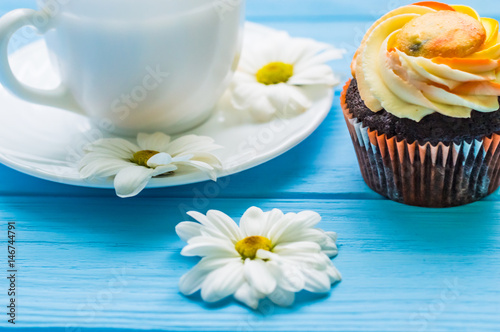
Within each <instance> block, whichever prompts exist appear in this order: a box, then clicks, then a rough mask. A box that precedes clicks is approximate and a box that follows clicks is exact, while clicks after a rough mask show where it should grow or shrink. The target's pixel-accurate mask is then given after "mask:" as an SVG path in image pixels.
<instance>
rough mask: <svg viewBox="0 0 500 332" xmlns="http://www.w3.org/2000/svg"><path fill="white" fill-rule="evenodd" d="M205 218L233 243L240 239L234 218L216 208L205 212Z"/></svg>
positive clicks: (240, 235) (239, 232)
mask: <svg viewBox="0 0 500 332" xmlns="http://www.w3.org/2000/svg"><path fill="white" fill-rule="evenodd" d="M207 218H208V220H210V221H211V224H212V225H213V226H214V227H216V228H217V229H218V230H219V231H220V232H221V233H222V234H224V235H225V236H226V237H227V238H229V239H230V240H231V241H232V242H233V243H236V242H238V241H239V240H241V239H242V234H241V231H240V229H239V227H238V225H236V223H235V222H234V220H233V219H232V218H231V217H229V216H228V215H227V214H225V213H222V212H220V211H217V210H210V211H208V212H207Z"/></svg>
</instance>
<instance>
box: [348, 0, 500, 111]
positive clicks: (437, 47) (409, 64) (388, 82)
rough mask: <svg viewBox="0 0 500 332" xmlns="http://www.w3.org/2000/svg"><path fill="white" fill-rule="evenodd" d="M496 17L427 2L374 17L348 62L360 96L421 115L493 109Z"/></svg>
mask: <svg viewBox="0 0 500 332" xmlns="http://www.w3.org/2000/svg"><path fill="white" fill-rule="evenodd" d="M498 32H499V24H498V22H497V21H495V20H493V19H491V18H482V17H480V16H479V15H478V13H477V12H476V11H475V10H474V9H472V8H470V7H467V6H462V5H453V6H449V5H446V4H442V3H438V2H432V1H426V2H419V3H416V4H413V5H408V6H404V7H401V8H398V9H395V10H393V11H391V12H389V13H388V14H386V15H385V16H383V17H382V18H380V19H379V20H378V21H377V22H375V23H374V24H373V26H372V27H371V28H370V29H369V30H368V32H367V33H366V35H365V37H364V39H363V41H362V43H361V46H360V47H359V49H358V51H357V52H356V54H355V56H354V59H353V62H352V65H351V69H352V73H353V76H354V77H355V78H356V79H357V82H358V89H359V93H360V95H361V98H362V99H363V100H364V102H365V104H366V106H367V107H368V108H369V109H370V110H372V111H373V112H378V111H380V110H382V109H385V110H386V111H388V112H389V113H391V114H393V115H395V116H397V117H400V118H409V119H412V120H415V121H420V120H421V119H422V118H423V117H425V116H426V115H429V114H431V113H434V112H438V113H441V114H443V115H446V116H450V117H455V118H468V117H470V116H471V111H472V110H477V111H480V112H493V111H497V110H498V109H499V102H498V96H500V38H499V33H498Z"/></svg>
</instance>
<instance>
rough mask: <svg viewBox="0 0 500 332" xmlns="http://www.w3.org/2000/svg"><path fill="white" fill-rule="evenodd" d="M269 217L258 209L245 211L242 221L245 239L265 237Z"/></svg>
mask: <svg viewBox="0 0 500 332" xmlns="http://www.w3.org/2000/svg"><path fill="white" fill-rule="evenodd" d="M266 222H267V217H266V215H265V213H264V212H263V211H262V210H261V209H259V208H258V207H255V206H253V207H251V208H249V209H248V210H246V211H245V213H244V214H243V216H242V217H241V219H240V228H241V231H242V232H243V235H244V237H248V236H253V235H260V236H264V235H265V223H266Z"/></svg>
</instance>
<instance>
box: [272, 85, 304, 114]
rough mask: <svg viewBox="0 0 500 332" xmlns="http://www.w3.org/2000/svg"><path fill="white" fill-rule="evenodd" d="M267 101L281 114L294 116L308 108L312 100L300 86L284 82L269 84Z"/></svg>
mask: <svg viewBox="0 0 500 332" xmlns="http://www.w3.org/2000/svg"><path fill="white" fill-rule="evenodd" d="M270 88H271V89H272V90H271V92H270V93H269V94H268V96H269V101H270V102H271V104H272V105H273V106H274V107H275V108H276V110H277V112H278V113H279V114H280V115H282V116H288V117H290V116H295V115H297V114H301V113H303V112H305V111H306V110H308V109H309V108H310V107H311V106H312V102H311V100H310V99H309V97H307V96H306V95H305V94H304V92H303V91H302V90H301V88H299V87H296V86H292V85H287V84H285V83H281V84H276V85H271V86H270Z"/></svg>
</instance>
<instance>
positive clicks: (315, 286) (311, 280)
mask: <svg viewBox="0 0 500 332" xmlns="http://www.w3.org/2000/svg"><path fill="white" fill-rule="evenodd" d="M302 273H303V274H304V277H305V282H306V286H305V290H307V291H309V292H313V293H326V292H328V291H329V290H330V288H331V286H332V283H331V282H330V278H329V276H328V274H327V273H326V272H324V271H318V270H314V269H303V270H302Z"/></svg>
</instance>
